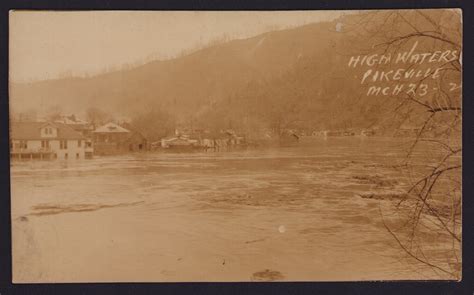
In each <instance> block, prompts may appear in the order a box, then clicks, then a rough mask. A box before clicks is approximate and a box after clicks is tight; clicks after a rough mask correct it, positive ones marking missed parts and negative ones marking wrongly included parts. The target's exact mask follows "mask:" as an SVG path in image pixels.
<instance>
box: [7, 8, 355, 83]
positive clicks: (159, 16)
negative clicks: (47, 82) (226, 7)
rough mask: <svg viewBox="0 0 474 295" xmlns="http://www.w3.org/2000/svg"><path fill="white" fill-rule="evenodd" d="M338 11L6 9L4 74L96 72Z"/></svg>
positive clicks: (20, 77)
mask: <svg viewBox="0 0 474 295" xmlns="http://www.w3.org/2000/svg"><path fill="white" fill-rule="evenodd" d="M344 13H347V12H343V11H260V12H256V11H253V12H252V11H247V12H244V11H237V12H230V11H214V12H211V11H200V12H197V11H74V12H72V11H69V12H68V11H12V12H10V79H11V81H13V82H25V81H35V80H44V79H50V78H56V77H59V76H61V75H73V76H81V75H84V74H85V73H88V74H94V73H98V72H101V71H104V70H110V69H112V68H119V67H120V66H122V65H124V64H129V63H133V64H137V63H143V62H144V61H145V60H152V59H161V60H163V59H169V58H173V57H176V56H177V55H179V54H180V53H182V52H184V51H191V50H195V49H196V48H202V47H204V46H206V45H207V44H209V43H210V42H213V41H215V40H219V39H222V38H223V37H224V36H226V37H227V38H230V39H244V38H250V37H253V36H256V35H259V34H261V33H264V32H268V31H272V30H276V29H284V28H290V27H296V26H301V25H305V24H309V23H314V22H321V21H330V20H333V19H335V18H337V17H339V16H341V15H342V14H344Z"/></svg>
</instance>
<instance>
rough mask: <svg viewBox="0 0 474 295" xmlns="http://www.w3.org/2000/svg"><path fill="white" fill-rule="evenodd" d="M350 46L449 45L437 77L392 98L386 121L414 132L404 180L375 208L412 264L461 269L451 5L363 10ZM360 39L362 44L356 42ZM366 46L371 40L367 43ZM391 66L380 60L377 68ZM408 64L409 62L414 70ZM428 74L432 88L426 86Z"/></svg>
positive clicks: (457, 73)
mask: <svg viewBox="0 0 474 295" xmlns="http://www.w3.org/2000/svg"><path fill="white" fill-rule="evenodd" d="M352 25H353V27H354V28H356V29H354V30H355V31H354V32H350V34H353V36H355V38H359V39H361V40H364V42H354V46H357V45H361V46H360V47H358V48H356V49H355V51H356V52H359V53H363V54H374V53H377V54H380V55H382V54H383V55H386V56H388V55H391V56H395V55H396V54H397V53H399V52H401V51H403V50H406V48H409V47H410V46H413V44H414V42H418V43H417V44H419V45H420V46H419V48H420V49H424V50H425V51H434V50H442V51H446V50H450V51H451V52H456V53H457V54H456V56H455V57H456V58H452V59H450V60H449V61H448V62H445V63H444V64H442V65H441V66H440V67H439V72H438V73H439V75H438V76H437V77H436V79H432V77H430V78H428V77H424V76H423V77H419V78H417V79H415V81H413V79H411V81H410V83H411V84H412V85H411V86H410V87H411V88H412V91H409V92H406V91H401V92H400V93H397V94H396V95H390V96H388V97H387V98H386V99H387V100H388V99H390V100H392V101H393V102H395V103H394V108H393V112H392V119H393V120H395V119H396V118H398V119H400V118H402V119H401V121H402V123H403V121H405V120H407V119H410V118H411V119H412V121H414V122H415V123H413V124H412V125H413V126H412V127H413V134H412V135H413V136H412V137H411V139H410V141H409V143H408V148H407V152H406V157H405V159H404V161H403V163H402V165H401V166H400V167H401V169H403V171H404V172H405V173H406V175H407V178H408V179H409V181H410V185H409V186H408V187H407V189H406V194H405V195H404V197H403V198H402V199H401V200H400V201H398V202H397V203H396V204H395V205H394V206H391V207H390V209H385V210H382V209H381V211H380V212H381V216H382V220H383V225H384V226H385V229H386V230H387V231H388V232H389V234H390V235H391V236H392V237H393V239H394V240H395V241H396V243H397V245H398V246H399V247H400V248H401V249H402V250H403V252H404V253H405V254H406V257H407V260H406V261H407V262H409V263H413V265H414V266H416V267H419V266H420V265H424V266H427V267H428V269H430V270H431V271H432V272H433V274H434V275H435V276H436V277H438V278H449V279H460V275H461V242H462V228H461V169H462V163H461V162H462V161H461V159H462V158H461V157H462V143H461V129H462V128H461V127H462V113H461V112H462V99H461V82H460V81H461V68H462V66H461V61H460V57H459V55H460V53H461V49H462V43H461V41H462V33H461V22H460V15H459V12H458V11H457V10H444V11H434V10H429V11H424V10H414V11H390V12H375V13H368V14H364V15H362V16H360V17H358V18H355V21H354V23H352ZM361 43H363V44H361ZM364 45H370V46H365V47H364ZM390 66H391V65H387V64H381V65H380V66H376V67H375V68H376V69H377V70H380V71H383V70H384V69H387V68H389V67H390ZM417 66H418V67H419V65H416V64H413V65H410V67H413V68H416V67H417ZM428 79H431V81H430V82H429V83H431V85H430V89H432V90H431V91H426V89H427V88H428V86H426V85H427V83H428V81H427V80H428Z"/></svg>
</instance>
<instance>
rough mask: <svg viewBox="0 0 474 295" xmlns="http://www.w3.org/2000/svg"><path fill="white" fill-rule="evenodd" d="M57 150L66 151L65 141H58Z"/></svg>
mask: <svg viewBox="0 0 474 295" xmlns="http://www.w3.org/2000/svg"><path fill="white" fill-rule="evenodd" d="M59 149H61V150H65V149H67V140H60V141H59Z"/></svg>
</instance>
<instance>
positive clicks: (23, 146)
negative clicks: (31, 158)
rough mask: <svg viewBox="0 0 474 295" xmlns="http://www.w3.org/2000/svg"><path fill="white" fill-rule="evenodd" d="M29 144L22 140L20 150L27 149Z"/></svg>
mask: <svg viewBox="0 0 474 295" xmlns="http://www.w3.org/2000/svg"><path fill="white" fill-rule="evenodd" d="M27 148H28V142H27V141H26V140H20V149H27Z"/></svg>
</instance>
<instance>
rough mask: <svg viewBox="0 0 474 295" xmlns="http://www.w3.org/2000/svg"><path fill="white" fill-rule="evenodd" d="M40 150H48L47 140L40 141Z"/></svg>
mask: <svg viewBox="0 0 474 295" xmlns="http://www.w3.org/2000/svg"><path fill="white" fill-rule="evenodd" d="M41 148H43V149H47V148H49V140H42V141H41Z"/></svg>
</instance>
